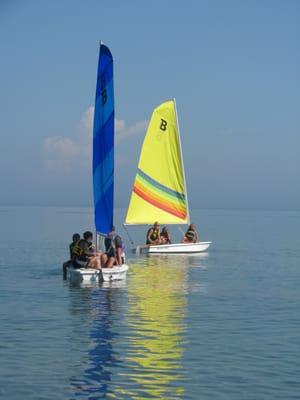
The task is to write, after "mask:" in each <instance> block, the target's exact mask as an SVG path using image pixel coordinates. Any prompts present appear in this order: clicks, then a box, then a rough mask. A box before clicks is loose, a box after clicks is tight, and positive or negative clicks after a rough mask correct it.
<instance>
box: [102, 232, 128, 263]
mask: <svg viewBox="0 0 300 400" xmlns="http://www.w3.org/2000/svg"><path fill="white" fill-rule="evenodd" d="M104 245H105V253H104V254H102V256H101V266H102V268H112V267H113V266H114V265H118V266H121V265H122V264H123V251H124V248H123V243H122V238H121V236H119V235H117V234H116V231H115V227H114V226H113V227H112V230H111V232H110V233H109V234H108V235H107V236H106V238H105V239H104Z"/></svg>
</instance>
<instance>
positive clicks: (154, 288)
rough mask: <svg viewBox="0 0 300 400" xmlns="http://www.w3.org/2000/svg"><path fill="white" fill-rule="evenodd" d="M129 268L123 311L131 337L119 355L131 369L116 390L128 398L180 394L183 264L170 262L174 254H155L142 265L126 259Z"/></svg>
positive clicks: (183, 303) (184, 279) (165, 397)
mask: <svg viewBox="0 0 300 400" xmlns="http://www.w3.org/2000/svg"><path fill="white" fill-rule="evenodd" d="M131 271H132V275H131V277H130V280H129V282H128V314H127V315H128V326H129V329H130V331H131V337H130V340H129V348H128V350H127V356H126V358H125V360H124V362H125V364H126V365H127V367H128V368H127V369H128V370H129V371H131V372H130V374H128V373H126V376H122V379H121V381H123V382H124V385H122V387H120V386H119V387H118V388H116V389H117V390H116V393H118V394H119V396H121V397H122V396H123V397H124V396H128V397H129V398H131V399H143V398H148V397H151V398H159V399H174V398H176V399H179V398H183V395H184V388H183V387H182V384H181V383H182V380H183V376H182V374H181V368H182V367H181V359H182V354H183V332H184V329H185V325H184V312H185V308H186V299H185V295H184V291H185V288H184V287H185V282H186V270H185V269H184V268H183V267H182V266H176V265H174V258H173V261H170V259H167V258H166V259H162V258H157V259H156V258H155V257H154V258H146V259H144V265H143V266H139V265H134V264H133V263H131ZM124 379H125V381H124ZM125 382H126V384H125ZM180 382H181V383H180ZM131 387H132V390H131V389H130V388H131ZM126 398H127V397H126Z"/></svg>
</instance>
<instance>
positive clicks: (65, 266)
mask: <svg viewBox="0 0 300 400" xmlns="http://www.w3.org/2000/svg"><path fill="white" fill-rule="evenodd" d="M79 240H80V235H79V233H74V235H73V236H72V243H71V244H70V245H69V250H70V259H69V260H68V261H66V262H65V263H63V278H64V279H67V269H68V268H69V267H70V266H71V265H72V262H73V260H74V254H73V248H74V247H75V245H76V244H77V243H78V242H79Z"/></svg>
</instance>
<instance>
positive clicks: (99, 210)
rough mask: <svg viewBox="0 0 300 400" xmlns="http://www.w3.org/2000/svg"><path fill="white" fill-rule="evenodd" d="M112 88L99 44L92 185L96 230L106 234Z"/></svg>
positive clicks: (107, 57) (107, 56) (107, 55)
mask: <svg viewBox="0 0 300 400" xmlns="http://www.w3.org/2000/svg"><path fill="white" fill-rule="evenodd" d="M114 120H115V115H114V88H113V58H112V55H111V52H110V51H109V49H108V47H106V46H104V45H103V44H101V46H100V53H99V63H98V76H97V87H96V99H95V114H94V133H93V184H94V207H95V225H96V231H97V232H99V233H102V234H107V233H108V232H110V231H111V229H112V226H113V209H114Z"/></svg>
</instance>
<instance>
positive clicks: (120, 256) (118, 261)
mask: <svg viewBox="0 0 300 400" xmlns="http://www.w3.org/2000/svg"><path fill="white" fill-rule="evenodd" d="M116 253H117V254H116V256H117V257H116V259H117V265H122V248H121V247H117V249H116Z"/></svg>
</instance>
